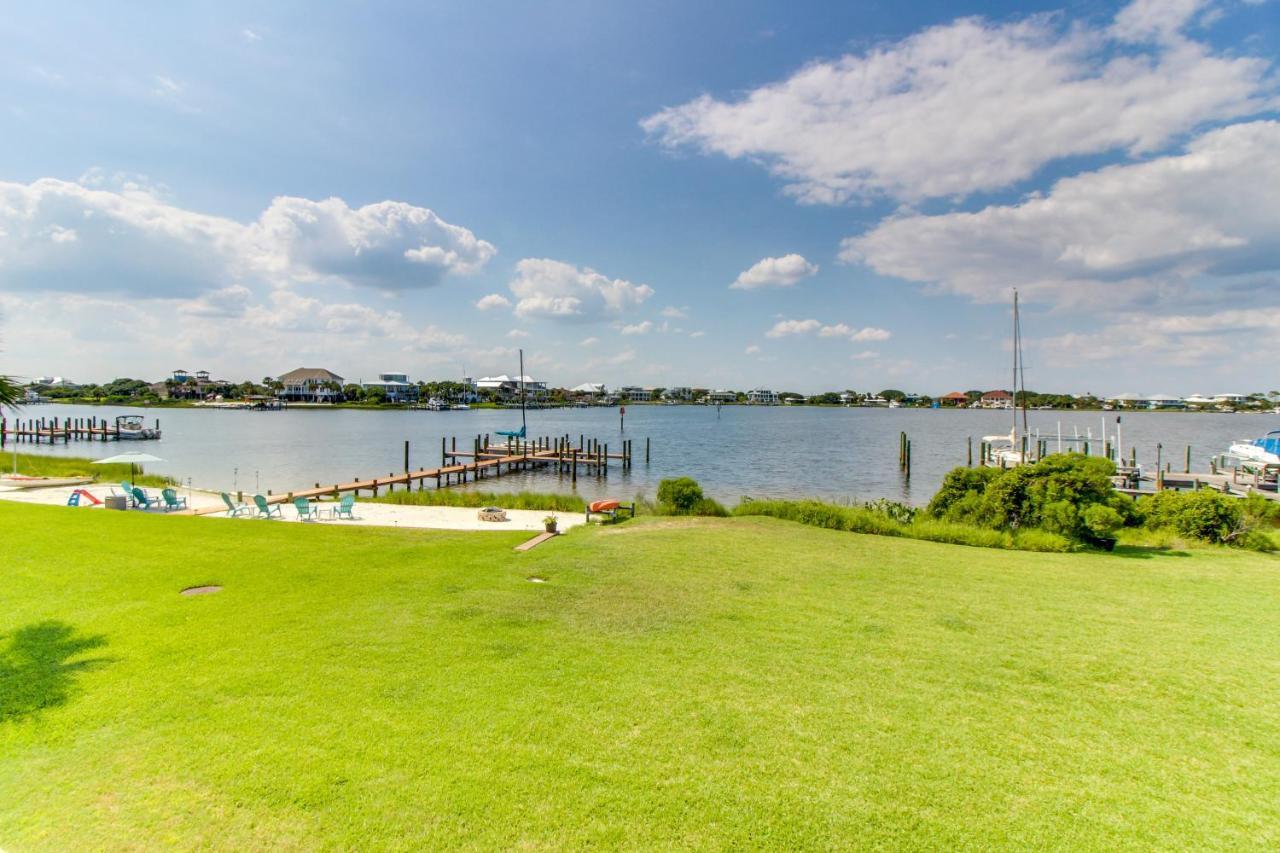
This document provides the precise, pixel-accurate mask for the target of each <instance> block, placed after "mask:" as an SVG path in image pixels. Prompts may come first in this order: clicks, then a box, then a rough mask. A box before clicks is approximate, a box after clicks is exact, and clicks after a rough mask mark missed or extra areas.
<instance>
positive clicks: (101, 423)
mask: <svg viewBox="0 0 1280 853" xmlns="http://www.w3.org/2000/svg"><path fill="white" fill-rule="evenodd" d="M123 421H129V423H122V422H123ZM159 437H160V421H159V419H157V420H156V422H155V426H154V427H144V426H142V418H140V417H135V416H125V417H121V418H116V419H115V421H114V422H112V421H109V420H107V419H106V418H92V417H91V418H62V419H59V418H31V419H28V420H25V421H24V420H19V419H16V418H15V419H14V420H7V419H5V418H2V417H0V448H3V447H4V446H5V445H6V444H8V443H10V442H18V443H26V444H57V443H58V442H62V443H63V444H70V443H71V442H73V441H119V440H122V439H123V440H135V441H136V440H147V439H158V438H159Z"/></svg>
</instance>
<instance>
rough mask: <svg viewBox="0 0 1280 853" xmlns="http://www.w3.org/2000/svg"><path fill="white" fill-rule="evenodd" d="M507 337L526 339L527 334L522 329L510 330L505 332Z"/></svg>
mask: <svg viewBox="0 0 1280 853" xmlns="http://www.w3.org/2000/svg"><path fill="white" fill-rule="evenodd" d="M507 337H508V338H527V337H529V333H528V332H526V331H525V330H524V329H512V330H511V331H509V332H507Z"/></svg>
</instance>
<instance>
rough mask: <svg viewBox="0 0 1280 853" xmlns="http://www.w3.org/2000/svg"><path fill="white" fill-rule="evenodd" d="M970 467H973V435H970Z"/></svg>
mask: <svg viewBox="0 0 1280 853" xmlns="http://www.w3.org/2000/svg"><path fill="white" fill-rule="evenodd" d="M968 465H969V467H970V468H972V467H973V436H969V462H968Z"/></svg>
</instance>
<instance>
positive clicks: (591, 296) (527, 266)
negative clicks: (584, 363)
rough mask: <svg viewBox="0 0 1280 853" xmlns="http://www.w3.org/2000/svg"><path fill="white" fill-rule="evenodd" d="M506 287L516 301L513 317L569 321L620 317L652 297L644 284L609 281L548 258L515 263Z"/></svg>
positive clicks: (593, 272)
mask: <svg viewBox="0 0 1280 853" xmlns="http://www.w3.org/2000/svg"><path fill="white" fill-rule="evenodd" d="M510 287H511V292H512V294H514V295H515V297H516V300H517V301H516V314H517V315H519V316H521V317H546V318H549V319H554V320H571V321H590V320H598V319H601V318H603V317H607V316H617V315H620V314H624V313H626V312H627V311H629V310H631V309H633V308H636V307H638V306H640V305H641V304H643V303H644V301H645V300H646V299H648V298H649V297H650V296H652V295H653V288H651V287H649V286H648V285H647V284H633V283H632V282H629V281H626V280H624V279H611V278H608V277H607V276H604V275H601V274H600V273H598V272H596V271H595V270H593V269H591V268H590V267H582V268H579V267H576V266H574V265H573V264H567V263H565V262H563V261H554V260H551V259H549V258H525V259H524V260H522V261H520V262H519V263H517V264H516V274H515V278H513V279H512V280H511V285H510Z"/></svg>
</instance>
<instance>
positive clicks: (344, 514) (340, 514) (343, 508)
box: [333, 495, 356, 521]
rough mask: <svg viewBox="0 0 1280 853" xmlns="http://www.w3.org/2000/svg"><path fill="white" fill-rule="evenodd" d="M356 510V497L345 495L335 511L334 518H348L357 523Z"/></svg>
mask: <svg viewBox="0 0 1280 853" xmlns="http://www.w3.org/2000/svg"><path fill="white" fill-rule="evenodd" d="M355 508H356V496H355V495H343V496H342V500H341V501H340V502H339V503H338V505H337V506H336V507H334V509H333V517H334V518H348V519H350V520H352V521H355V520H356V515H355Z"/></svg>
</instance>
